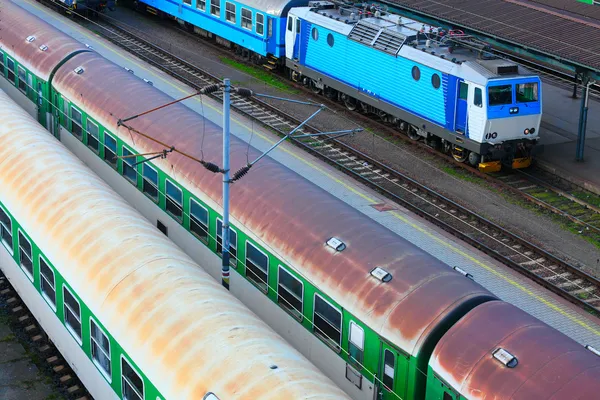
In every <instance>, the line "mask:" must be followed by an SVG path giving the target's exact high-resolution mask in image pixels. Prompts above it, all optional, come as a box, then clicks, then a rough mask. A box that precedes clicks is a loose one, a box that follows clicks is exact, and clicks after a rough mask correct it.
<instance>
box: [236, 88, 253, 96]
mask: <svg viewBox="0 0 600 400" xmlns="http://www.w3.org/2000/svg"><path fill="white" fill-rule="evenodd" d="M235 91H236V93H237V94H239V95H240V96H243V97H251V96H253V95H254V92H253V91H252V90H250V89H246V88H237V89H235Z"/></svg>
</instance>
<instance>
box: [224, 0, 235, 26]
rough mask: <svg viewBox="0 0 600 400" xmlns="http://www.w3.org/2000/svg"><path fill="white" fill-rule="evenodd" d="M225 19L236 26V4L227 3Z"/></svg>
mask: <svg viewBox="0 0 600 400" xmlns="http://www.w3.org/2000/svg"><path fill="white" fill-rule="evenodd" d="M225 19H226V20H227V21H229V22H231V23H232V24H235V4H233V3H230V2H228V1H226V2H225Z"/></svg>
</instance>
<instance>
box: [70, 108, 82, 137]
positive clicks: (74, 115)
mask: <svg viewBox="0 0 600 400" xmlns="http://www.w3.org/2000/svg"><path fill="white" fill-rule="evenodd" d="M71 122H72V125H73V128H72V129H71V130H72V131H73V133H74V134H75V136H77V137H78V138H79V139H81V135H82V133H83V128H82V127H81V113H80V112H79V111H78V110H77V109H75V107H73V106H71Z"/></svg>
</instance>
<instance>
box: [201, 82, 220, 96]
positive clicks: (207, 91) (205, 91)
mask: <svg viewBox="0 0 600 400" xmlns="http://www.w3.org/2000/svg"><path fill="white" fill-rule="evenodd" d="M219 90H221V85H218V84H214V85H209V86H205V87H203V88H202V89H200V93H202V94H210V93H214V92H217V91H219Z"/></svg>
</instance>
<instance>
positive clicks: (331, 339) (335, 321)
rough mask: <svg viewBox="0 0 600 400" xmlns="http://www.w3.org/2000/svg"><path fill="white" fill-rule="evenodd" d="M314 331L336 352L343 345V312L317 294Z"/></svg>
mask: <svg viewBox="0 0 600 400" xmlns="http://www.w3.org/2000/svg"><path fill="white" fill-rule="evenodd" d="M313 331H314V332H315V333H316V334H317V335H318V336H319V337H321V338H322V339H323V340H324V341H325V343H327V344H328V345H329V346H330V347H332V348H333V349H334V350H335V351H338V352H339V351H340V348H341V344H342V312H341V311H340V310H338V309H337V308H335V307H334V306H332V305H331V304H329V303H328V302H327V300H325V299H324V298H322V297H321V296H319V295H318V294H315V305H314V312H313Z"/></svg>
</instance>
